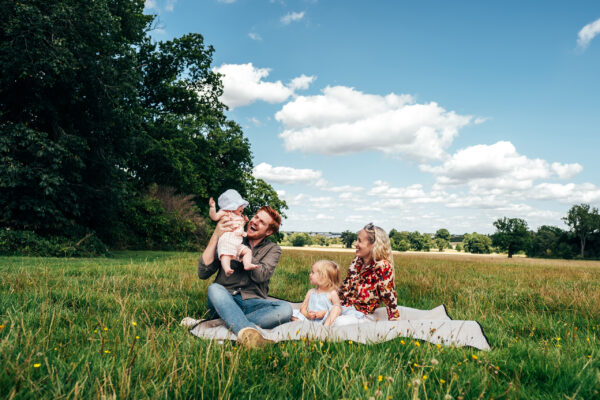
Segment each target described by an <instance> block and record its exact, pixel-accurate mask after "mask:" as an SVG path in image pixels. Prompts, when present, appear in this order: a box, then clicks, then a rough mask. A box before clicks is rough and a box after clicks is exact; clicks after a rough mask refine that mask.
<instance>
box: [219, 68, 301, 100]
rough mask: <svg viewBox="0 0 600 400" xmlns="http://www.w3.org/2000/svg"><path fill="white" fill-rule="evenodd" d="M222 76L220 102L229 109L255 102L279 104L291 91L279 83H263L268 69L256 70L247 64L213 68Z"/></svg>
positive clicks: (267, 74)
mask: <svg viewBox="0 0 600 400" xmlns="http://www.w3.org/2000/svg"><path fill="white" fill-rule="evenodd" d="M214 71H215V72H217V73H219V74H222V75H223V77H222V79H221V80H222V81H223V96H222V97H221V101H223V103H225V104H227V105H228V106H229V107H230V108H232V109H233V108H235V107H239V106H245V105H248V104H251V103H253V102H255V101H257V100H263V101H266V102H267V103H280V102H282V101H284V100H286V99H287V98H288V97H290V96H291V95H292V93H293V91H292V90H291V89H290V88H288V87H286V86H285V85H284V84H283V83H281V81H276V82H265V81H263V79H264V78H266V77H267V76H269V73H270V71H271V70H270V69H269V68H256V67H254V66H253V65H252V63H248V64H223V65H221V66H220V67H217V68H214Z"/></svg>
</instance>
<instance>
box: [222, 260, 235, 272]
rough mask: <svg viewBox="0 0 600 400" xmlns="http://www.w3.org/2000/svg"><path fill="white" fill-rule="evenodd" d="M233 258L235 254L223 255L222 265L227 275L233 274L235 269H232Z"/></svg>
mask: <svg viewBox="0 0 600 400" xmlns="http://www.w3.org/2000/svg"><path fill="white" fill-rule="evenodd" d="M232 258H233V256H221V267H222V268H223V271H224V272H225V275H227V276H229V275H231V274H233V270H232V269H231V259H232Z"/></svg>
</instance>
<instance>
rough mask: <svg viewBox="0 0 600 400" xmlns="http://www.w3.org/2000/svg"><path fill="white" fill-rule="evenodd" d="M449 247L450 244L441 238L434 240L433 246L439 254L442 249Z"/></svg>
mask: <svg viewBox="0 0 600 400" xmlns="http://www.w3.org/2000/svg"><path fill="white" fill-rule="evenodd" d="M449 245H450V242H448V241H447V240H444V239H442V238H436V239H435V246H436V247H437V249H438V251H440V252H442V251H444V249H445V248H447V247H448V246H449Z"/></svg>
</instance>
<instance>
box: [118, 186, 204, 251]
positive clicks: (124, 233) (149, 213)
mask: <svg viewBox="0 0 600 400" xmlns="http://www.w3.org/2000/svg"><path fill="white" fill-rule="evenodd" d="M193 198H194V196H193V195H181V194H175V190H174V189H173V188H169V187H160V186H156V185H153V186H151V187H150V189H149V191H148V193H147V194H145V195H142V196H140V197H136V198H133V199H131V200H130V201H129V204H128V205H127V207H126V209H125V212H124V213H123V225H124V226H123V228H122V229H120V231H121V237H120V238H119V240H118V246H119V247H121V248H128V249H135V250H178V251H200V250H201V249H202V248H203V247H204V246H205V245H206V243H207V242H208V238H209V235H210V227H209V226H208V224H207V223H206V221H205V219H204V218H202V216H201V215H200V213H199V210H198V208H197V206H196V204H195V203H194V201H193Z"/></svg>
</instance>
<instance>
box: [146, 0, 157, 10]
mask: <svg viewBox="0 0 600 400" xmlns="http://www.w3.org/2000/svg"><path fill="white" fill-rule="evenodd" d="M144 8H146V9H148V10H158V4H156V0H146V1H145V2H144Z"/></svg>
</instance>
